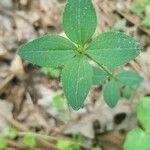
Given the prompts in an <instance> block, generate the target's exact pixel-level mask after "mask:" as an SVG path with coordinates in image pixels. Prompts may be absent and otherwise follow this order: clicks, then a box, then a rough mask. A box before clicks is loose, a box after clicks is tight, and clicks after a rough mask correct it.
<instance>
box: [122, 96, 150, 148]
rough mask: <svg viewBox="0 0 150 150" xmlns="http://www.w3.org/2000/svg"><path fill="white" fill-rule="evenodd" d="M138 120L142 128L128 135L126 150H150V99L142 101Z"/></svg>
mask: <svg viewBox="0 0 150 150" xmlns="http://www.w3.org/2000/svg"><path fill="white" fill-rule="evenodd" d="M137 118H138V121H139V123H140V126H141V127H137V128H135V129H133V130H132V131H130V132H129V133H128V134H127V137H126V140H125V144H124V150H150V98H149V97H144V98H142V99H141V101H140V103H139V105H138V108H137Z"/></svg>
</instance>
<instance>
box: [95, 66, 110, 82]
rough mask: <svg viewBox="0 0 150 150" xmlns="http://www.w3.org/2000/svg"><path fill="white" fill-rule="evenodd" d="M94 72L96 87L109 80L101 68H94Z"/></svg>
mask: <svg viewBox="0 0 150 150" xmlns="http://www.w3.org/2000/svg"><path fill="white" fill-rule="evenodd" d="M93 72H94V75H93V84H94V85H101V84H102V83H103V82H104V81H105V80H107V78H108V76H107V74H106V73H105V72H104V71H102V70H101V69H99V68H96V67H94V68H93Z"/></svg>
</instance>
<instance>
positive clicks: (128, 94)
mask: <svg viewBox="0 0 150 150" xmlns="http://www.w3.org/2000/svg"><path fill="white" fill-rule="evenodd" d="M131 93H132V88H131V87H129V86H126V87H125V88H124V91H123V94H124V96H125V98H126V99H129V98H130V97H131Z"/></svg>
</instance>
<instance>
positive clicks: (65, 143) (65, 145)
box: [57, 140, 73, 150]
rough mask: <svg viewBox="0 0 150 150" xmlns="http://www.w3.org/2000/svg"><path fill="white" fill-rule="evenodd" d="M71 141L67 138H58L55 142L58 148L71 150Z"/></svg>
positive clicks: (59, 149)
mask: <svg viewBox="0 0 150 150" xmlns="http://www.w3.org/2000/svg"><path fill="white" fill-rule="evenodd" d="M72 146H73V142H72V141H67V140H59V141H58V143H57V149H58V150H72V149H73V148H72Z"/></svg>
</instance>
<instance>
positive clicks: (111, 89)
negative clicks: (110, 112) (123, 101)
mask: <svg viewBox="0 0 150 150" xmlns="http://www.w3.org/2000/svg"><path fill="white" fill-rule="evenodd" d="M103 96H104V100H105V102H106V103H107V104H108V106H110V107H111V108H113V107H115V106H116V105H117V103H118V100H119V98H120V90H119V87H118V84H117V83H116V81H114V80H112V81H110V82H109V83H108V84H107V85H106V87H105V89H104V92H103Z"/></svg>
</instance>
